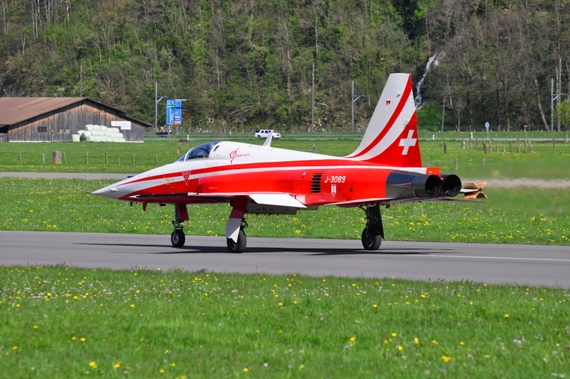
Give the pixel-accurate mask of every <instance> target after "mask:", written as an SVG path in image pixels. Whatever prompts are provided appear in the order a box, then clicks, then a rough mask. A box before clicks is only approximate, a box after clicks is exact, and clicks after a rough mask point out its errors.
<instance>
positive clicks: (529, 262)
mask: <svg viewBox="0 0 570 379" xmlns="http://www.w3.org/2000/svg"><path fill="white" fill-rule="evenodd" d="M0 264H1V265H3V266H13V265H57V264H65V265H69V266H75V267H86V268H109V269H132V268H138V267H143V268H147V269H157V268H160V269H161V270H168V269H172V268H179V269H183V270H186V271H197V270H207V271H210V272H221V273H267V274H292V273H298V274H304V275H311V276H342V277H366V278H386V277H392V276H393V277H395V278H402V279H411V280H425V281H439V280H443V281H472V282H476V283H488V284H516V285H525V286H533V287H556V288H564V289H570V248H568V247H562V246H539V245H491V244H460V243H437V242H391V241H385V242H383V244H382V247H381V248H380V250H378V251H374V252H369V251H365V250H363V249H362V246H361V244H360V241H356V240H324V239H286V238H251V237H249V238H248V247H247V250H246V251H245V252H244V253H242V254H230V253H229V252H228V251H227V248H226V242H225V238H223V237H198V236H187V238H186V246H185V247H183V248H180V249H176V248H173V247H172V246H171V245H170V236H163V235H134V234H103V233H54V232H22V231H0Z"/></svg>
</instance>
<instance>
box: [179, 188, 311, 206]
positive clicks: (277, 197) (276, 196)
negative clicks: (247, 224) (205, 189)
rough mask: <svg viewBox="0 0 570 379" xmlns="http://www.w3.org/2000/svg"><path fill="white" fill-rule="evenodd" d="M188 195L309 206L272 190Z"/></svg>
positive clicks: (268, 203)
mask: <svg viewBox="0 0 570 379" xmlns="http://www.w3.org/2000/svg"><path fill="white" fill-rule="evenodd" d="M187 197H196V198H200V197H207V198H224V199H232V198H235V197H249V198H250V199H251V200H253V201H255V202H256V203H257V204H260V205H274V206H279V207H289V208H299V209H304V208H307V207H306V206H305V204H303V203H301V202H300V201H299V200H297V199H295V198H294V197H293V196H291V195H289V194H287V193H280V192H272V193H237V192H231V193H223V192H216V193H207V194H200V193H188V194H187Z"/></svg>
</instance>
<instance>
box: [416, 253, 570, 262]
mask: <svg viewBox="0 0 570 379" xmlns="http://www.w3.org/2000/svg"><path fill="white" fill-rule="evenodd" d="M410 256H413V257H417V255H410ZM421 256H422V257H435V258H466V259H495V260H510V261H538V262H540V261H544V262H567V263H570V259H557V258H521V257H480V256H476V255H437V254H430V255H421Z"/></svg>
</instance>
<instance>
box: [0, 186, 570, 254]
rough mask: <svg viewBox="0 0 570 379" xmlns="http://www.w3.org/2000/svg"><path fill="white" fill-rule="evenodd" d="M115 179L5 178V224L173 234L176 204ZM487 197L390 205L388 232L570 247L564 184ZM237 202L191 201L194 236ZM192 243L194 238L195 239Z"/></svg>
mask: <svg viewBox="0 0 570 379" xmlns="http://www.w3.org/2000/svg"><path fill="white" fill-rule="evenodd" d="M111 183H112V181H94V180H79V179H73V180H63V179H19V178H0V185H1V187H2V188H3V191H2V192H1V193H0V212H1V213H2V215H3V216H4V217H3V218H2V220H0V229H3V230H39V231H71V232H105V233H141V234H164V235H165V243H166V241H167V240H168V237H167V236H168V235H169V234H170V233H171V232H172V225H171V223H170V220H172V219H173V217H174V211H173V207H172V206H167V207H160V206H157V205H149V206H148V208H147V211H146V212H143V211H142V208H141V206H140V205H139V204H135V205H134V206H132V207H131V206H129V205H128V203H125V202H117V201H113V200H108V199H100V198H99V197H96V196H93V195H91V194H90V193H91V192H92V191H94V190H96V189H98V188H101V187H103V186H105V185H107V184H111ZM487 192H488V195H489V196H490V199H491V200H490V201H489V202H486V203H471V204H468V203H430V202H424V203H415V204H399V205H393V206H392V207H390V208H389V209H385V208H382V211H383V218H384V227H385V233H386V238H387V239H388V240H410V241H412V240H413V241H454V242H481V243H483V242H485V243H487V242H488V243H520V244H552V245H570V219H569V218H568V217H567V213H566V212H567V209H569V207H570V192H569V191H566V190H563V189H548V190H544V189H539V188H518V189H508V190H506V189H489V191H487ZM230 211H231V208H230V207H229V206H228V205H226V204H216V205H200V206H190V207H189V213H190V221H189V222H187V223H186V227H185V233H186V234H187V235H210V236H220V235H224V234H225V225H226V222H227V219H228V217H229V213H230ZM247 221H248V223H249V225H250V226H249V227H248V228H247V229H246V234H247V235H248V236H252V237H300V238H303V237H305V238H340V239H355V240H356V239H359V238H360V234H361V233H362V229H363V227H364V224H365V216H364V212H363V211H361V210H360V209H357V208H351V209H344V208H339V207H321V208H320V209H319V210H317V211H300V212H298V213H297V215H294V216H293V215H288V216H275V215H273V216H266V215H259V216H258V215H249V216H248V217H247ZM187 244H188V245H191V244H192V242H191V239H189V240H188V241H187Z"/></svg>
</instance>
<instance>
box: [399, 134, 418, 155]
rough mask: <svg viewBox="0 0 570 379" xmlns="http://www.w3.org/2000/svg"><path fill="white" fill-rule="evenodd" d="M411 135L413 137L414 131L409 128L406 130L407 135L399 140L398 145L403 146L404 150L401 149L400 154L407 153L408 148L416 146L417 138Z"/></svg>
mask: <svg viewBox="0 0 570 379" xmlns="http://www.w3.org/2000/svg"><path fill="white" fill-rule="evenodd" d="M413 137H414V131H413V130H410V131H408V136H407V137H406V138H402V139H401V140H400V146H403V147H404V150H402V155H408V150H409V149H410V147H413V146H416V143H417V142H418V139H417V138H413Z"/></svg>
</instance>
